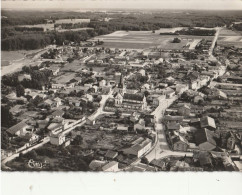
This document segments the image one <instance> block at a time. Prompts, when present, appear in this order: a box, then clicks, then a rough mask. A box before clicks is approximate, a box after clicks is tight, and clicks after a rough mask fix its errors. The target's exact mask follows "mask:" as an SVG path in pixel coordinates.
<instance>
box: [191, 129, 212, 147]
mask: <svg viewBox="0 0 242 195" xmlns="http://www.w3.org/2000/svg"><path fill="white" fill-rule="evenodd" d="M195 141H196V144H197V145H198V146H199V149H200V150H205V151H211V150H213V149H215V148H216V145H217V144H216V141H215V140H214V134H213V132H212V131H209V130H208V129H206V128H204V129H201V130H198V131H197V132H195Z"/></svg>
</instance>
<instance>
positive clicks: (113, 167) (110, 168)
mask: <svg viewBox="0 0 242 195" xmlns="http://www.w3.org/2000/svg"><path fill="white" fill-rule="evenodd" d="M102 171H104V172H117V171H119V168H118V162H116V161H111V162H109V163H108V164H106V165H104V166H103V167H102Z"/></svg>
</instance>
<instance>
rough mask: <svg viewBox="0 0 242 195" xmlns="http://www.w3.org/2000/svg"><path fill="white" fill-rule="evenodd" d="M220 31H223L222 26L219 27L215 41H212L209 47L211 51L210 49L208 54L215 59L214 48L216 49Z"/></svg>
mask: <svg viewBox="0 0 242 195" xmlns="http://www.w3.org/2000/svg"><path fill="white" fill-rule="evenodd" d="M220 31H221V27H217V28H216V33H215V36H214V38H213V42H212V44H211V47H210V48H209V51H208V55H209V58H210V59H214V58H215V57H214V56H213V50H214V47H215V44H216V42H217V40H218V36H219V33H220Z"/></svg>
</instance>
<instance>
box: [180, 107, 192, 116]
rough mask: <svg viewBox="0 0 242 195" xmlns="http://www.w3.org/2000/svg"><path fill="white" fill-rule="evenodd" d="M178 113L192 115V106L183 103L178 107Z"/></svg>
mask: <svg viewBox="0 0 242 195" xmlns="http://www.w3.org/2000/svg"><path fill="white" fill-rule="evenodd" d="M178 113H179V114H180V115H182V116H190V113H191V108H190V106H189V105H188V104H183V105H182V106H181V107H179V108H178Z"/></svg>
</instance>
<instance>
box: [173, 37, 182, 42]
mask: <svg viewBox="0 0 242 195" xmlns="http://www.w3.org/2000/svg"><path fill="white" fill-rule="evenodd" d="M180 42H181V39H179V38H177V37H175V38H174V39H173V41H172V43H180Z"/></svg>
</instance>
